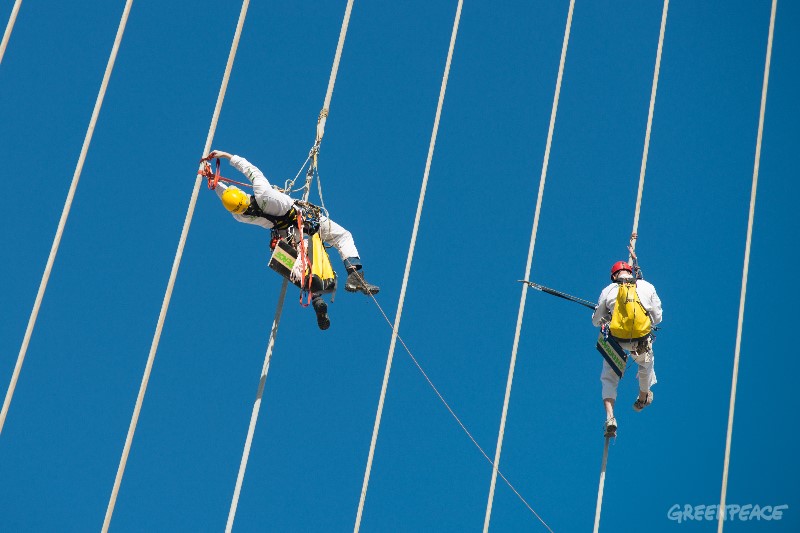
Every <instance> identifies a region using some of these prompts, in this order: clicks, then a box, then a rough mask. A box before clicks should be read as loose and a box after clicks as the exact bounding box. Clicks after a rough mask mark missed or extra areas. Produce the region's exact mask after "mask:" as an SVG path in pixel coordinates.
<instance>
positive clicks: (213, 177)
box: [197, 157, 253, 191]
mask: <svg viewBox="0 0 800 533" xmlns="http://www.w3.org/2000/svg"><path fill="white" fill-rule="evenodd" d="M211 159H213V157H205V158H203V159H201V160H200V164H201V165H203V168H202V170H200V171H199V172H198V173H197V175H198V176H203V177H204V178H206V179H207V180H208V188H209V189H211V190H212V191H213V190H214V189H216V188H217V184H218V183H219V182H220V181H226V182H228V183H235V184H236V185H241V186H243V187H252V186H253V185H252V184H250V183H242V182H240V181H234V180H231V179H228V178H223V177H222V176H220V174H219V158H217V170H216V172H212V171H211V163H209V161H210V160H211Z"/></svg>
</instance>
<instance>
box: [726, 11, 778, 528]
mask: <svg viewBox="0 0 800 533" xmlns="http://www.w3.org/2000/svg"><path fill="white" fill-rule="evenodd" d="M777 8H778V0H772V12H771V14H770V19H769V37H768V38H767V59H766V62H765V64H764V84H763V86H762V88H761V111H760V112H759V116H758V135H757V137H756V157H755V163H754V165H753V185H752V188H751V190H750V214H749V215H748V219H747V240H746V242H745V249H744V268H743V270H742V292H741V296H740V299H739V321H738V323H737V325H736V349H735V350H734V355H733V378H732V381H731V402H730V408H729V411H728V432H727V435H726V437H725V460H724V462H723V467H722V491H721V494H720V501H719V509H718V510H719V513H718V514H719V523H718V528H717V531H718V533H722V528H723V526H724V524H725V498H726V495H727V492H728V467H729V465H730V456H731V438H732V436H733V413H734V408H735V406H736V384H737V382H738V380H739V355H740V351H741V346H742V327H743V324H744V303H745V296H746V295H747V272H748V270H749V268H750V242H751V240H752V236H753V219H754V218H755V212H756V190H757V189H758V168H759V165H760V161H761V139H762V136H763V133H764V114H765V112H766V109H767V86H768V85H769V65H770V60H771V58H772V36H773V34H774V32H775V12H776V11H777Z"/></svg>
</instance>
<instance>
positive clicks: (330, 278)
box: [311, 233, 336, 293]
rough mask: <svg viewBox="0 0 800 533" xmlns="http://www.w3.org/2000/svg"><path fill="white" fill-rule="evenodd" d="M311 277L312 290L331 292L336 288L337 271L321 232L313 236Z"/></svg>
mask: <svg viewBox="0 0 800 533" xmlns="http://www.w3.org/2000/svg"><path fill="white" fill-rule="evenodd" d="M311 278H312V281H311V290H312V291H314V292H317V293H330V292H333V291H335V290H336V272H335V271H334V270H333V267H332V266H331V259H330V257H328V251H327V250H325V245H324V244H322V239H321V238H320V236H319V233H315V234H314V236H313V237H311Z"/></svg>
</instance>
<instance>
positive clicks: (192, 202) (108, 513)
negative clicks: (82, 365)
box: [102, 0, 250, 533]
mask: <svg viewBox="0 0 800 533" xmlns="http://www.w3.org/2000/svg"><path fill="white" fill-rule="evenodd" d="M129 3H130V2H129ZM249 4H250V0H244V1H243V2H242V9H241V12H240V13H239V21H238V23H237V25H236V32H235V33H234V37H233V43H232V44H231V50H230V53H229V54H228V62H227V64H226V65H225V73H224V75H223V76H222V84H221V85H220V89H219V94H218V95H217V103H216V106H215V107H214V113H213V115H212V118H211V125H210V126H209V129H208V135H207V137H206V144H205V147H204V148H203V155H204V156H205V154H207V153H208V152H209V150H211V142H212V141H213V139H214V133H215V132H216V129H217V121H218V119H219V114H220V111H221V110H222V102H223V101H224V100H225V92H226V90H227V88H228V80H229V79H230V74H231V69H232V68H233V60H234V58H235V57H236V50H237V48H238V46H239V39H240V37H241V34H242V26H243V25H244V21H245V18H246V16H247V8H248V6H249ZM201 182H202V176H200V175H198V176H197V178H196V179H195V183H194V189H193V190H192V197H191V199H190V200H189V208H188V210H187V212H186V218H185V220H184V222H183V230H182V231H181V236H180V239H179V241H178V248H177V250H176V252H175V259H174V261H173V263H172V271H171V272H170V276H169V282H168V283H167V290H166V292H165V294H164V301H163V303H162V304H161V312H160V313H159V315H158V322H157V324H156V331H155V334H154V335H153V342H152V344H151V345H150V354H149V355H148V357H147V365H146V366H145V370H144V375H143V376H142V383H141V385H140V387H139V395H138V396H137V398H136V405H135V407H134V410H133V415H132V417H131V423H130V426H129V428H128V435H127V437H126V438H125V446H124V447H123V450H122V457H121V459H120V463H119V467H118V469H117V475H116V478H115V479H114V487H113V489H112V490H111V497H110V499H109V502H108V508H107V509H106V516H105V520H104V521H103V529H102V531H103V533H105V532H106V531H108V527H109V525H110V523H111V516H112V514H113V512H114V506H115V504H116V501H117V494H118V493H119V487H120V484H121V483H122V475H123V474H124V472H125V465H126V463H127V461H128V454H129V453H130V449H131V443H132V442H133V435H134V433H135V432H136V424H137V423H138V421H139V413H140V412H141V409H142V403H143V402H144V395H145V392H146V391H147V383H148V381H149V380H150V373H151V371H152V369H153V362H154V360H155V357H156V351H157V350H158V343H159V340H160V339H161V331H162V329H163V327H164V321H165V320H166V318H167V310H168V309H169V302H170V299H171V298H172V290H173V287H174V286H175V279H176V278H177V276H178V268H179V267H180V264H181V258H182V257H183V249H184V247H185V246H186V237H187V235H188V234H189V227H190V226H191V224H192V216H193V215H194V208H195V205H196V204H197V196H198V193H199V191H200V183H201Z"/></svg>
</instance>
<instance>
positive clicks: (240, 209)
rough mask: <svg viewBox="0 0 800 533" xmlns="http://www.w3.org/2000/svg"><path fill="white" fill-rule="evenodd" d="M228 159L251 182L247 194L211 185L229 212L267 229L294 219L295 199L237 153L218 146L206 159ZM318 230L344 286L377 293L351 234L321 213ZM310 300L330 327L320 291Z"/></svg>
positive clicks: (323, 326) (319, 321)
mask: <svg viewBox="0 0 800 533" xmlns="http://www.w3.org/2000/svg"><path fill="white" fill-rule="evenodd" d="M212 158H222V159H227V160H228V161H229V162H230V164H231V166H232V167H233V168H235V169H236V170H238V171H239V172H241V173H242V174H244V175H245V176H247V179H248V180H250V182H251V183H252V184H253V194H252V195H250V194H247V193H246V192H244V191H242V190H241V189H238V188H236V187H235V186H227V185H225V184H224V183H223V182H219V183H218V184H217V187H216V188H215V189H214V190H215V191H216V193H217V195H218V196H219V197H220V200H222V205H223V206H225V209H227V210H228V211H230V212H231V214H232V215H233V218H235V219H236V220H237V221H239V222H245V223H247V224H255V225H258V226H261V227H263V228H266V229H273V228H275V227H287V226H291V225H293V224H296V223H297V210H298V209H300V208H299V206H297V205H296V203H295V200H294V199H293V198H291V197H290V196H289V195H287V194H284V193H283V192H281V191H278V190H276V189H274V188H273V187H272V186H271V185H270V183H269V181H267V178H266V177H265V176H264V174H263V173H262V172H261V171H260V170H259V169H258V168H257V167H256V166H255V165H253V164H252V163H250V162H249V161H247V160H246V159H245V158H243V157H240V156H238V155H231V154H229V153H227V152H223V151H220V150H212V151H211V152H210V153H209V154H208V156H207V158H206V159H212ZM319 234H320V237H321V238H322V240H323V241H325V242H327V243H329V244H331V245H333V246H334V247H335V248H336V250H338V252H339V255H340V256H341V258H342V261H343V262H344V266H345V269H346V270H347V280H346V281H345V285H344V288H345V290H347V291H348V292H362V293H364V294H366V295H371V294H377V293H378V291H379V290H380V288H379V287H378V286H377V285H373V284H371V283H369V282H367V280H365V279H364V275H363V271H362V270H361V259H359V255H358V250H357V249H356V245H355V243H354V242H353V236H352V235H351V233H350V232H349V231H347V230H346V229H344V228H343V227H342V226H340V225H339V224H337V223H336V222H334V221H332V220H330V219H329V218H327V217H326V216H324V215H321V216H320V219H319ZM311 302H312V305H313V307H314V312H315V314H316V315H317V325H318V326H319V328H320V329H323V330H324V329H328V328H329V327H330V317H329V316H328V306H327V304H326V303H325V300H323V299H322V295H321V293H319V292H313V293H312V294H311Z"/></svg>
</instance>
